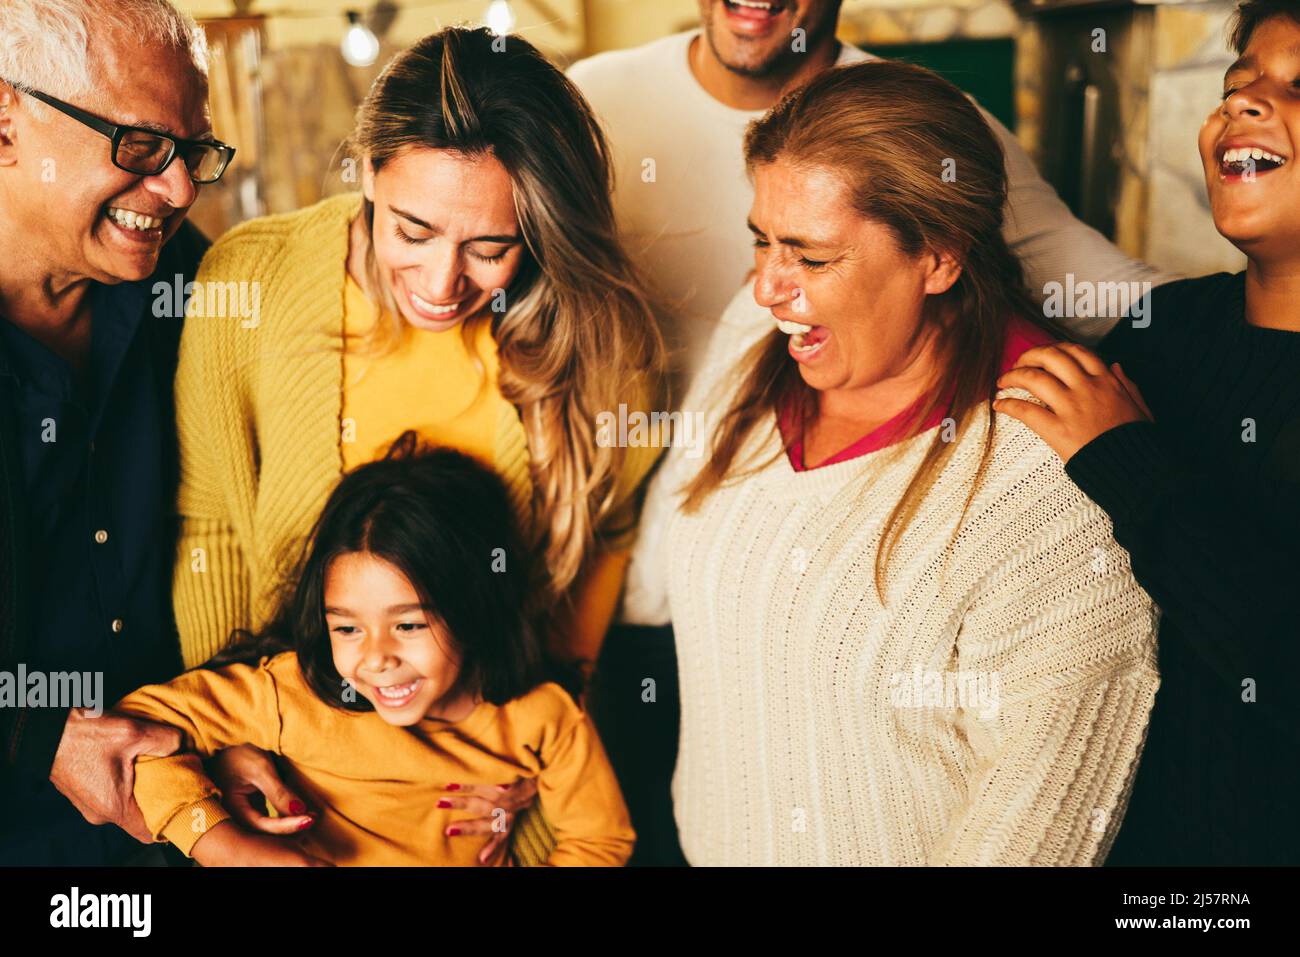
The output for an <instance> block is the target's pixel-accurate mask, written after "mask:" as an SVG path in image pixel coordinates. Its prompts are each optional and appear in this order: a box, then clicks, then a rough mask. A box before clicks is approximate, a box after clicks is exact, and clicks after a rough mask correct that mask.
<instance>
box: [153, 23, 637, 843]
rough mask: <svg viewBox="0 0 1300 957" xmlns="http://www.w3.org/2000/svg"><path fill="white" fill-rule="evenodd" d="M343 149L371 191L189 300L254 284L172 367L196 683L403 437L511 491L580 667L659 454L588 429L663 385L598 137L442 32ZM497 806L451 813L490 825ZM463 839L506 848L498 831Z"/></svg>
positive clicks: (223, 261)
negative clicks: (327, 515)
mask: <svg viewBox="0 0 1300 957" xmlns="http://www.w3.org/2000/svg"><path fill="white" fill-rule="evenodd" d="M350 145H351V153H352V160H353V161H354V162H355V163H356V168H357V170H358V171H359V172H360V174H361V181H362V187H363V189H362V192H361V193H360V194H352V195H345V196H340V197H336V198H333V199H328V200H325V201H323V202H321V203H318V204H317V205H315V206H313V207H310V208H308V209H305V210H302V211H300V212H297V213H291V214H287V215H283V216H273V217H267V218H264V219H260V220H254V221H252V222H249V223H245V224H243V225H241V226H239V227H237V228H235V229H233V230H231V231H230V232H229V233H228V234H227V235H225V236H224V237H222V238H221V239H220V240H219V241H218V242H217V243H216V244H215V245H214V246H213V247H212V249H211V250H210V252H209V253H208V255H207V257H206V258H205V260H204V262H203V266H202V267H201V269H200V272H199V276H198V288H199V289H200V290H204V289H216V288H221V289H230V288H240V287H238V286H236V287H230V286H229V285H228V284H230V283H247V284H248V287H247V289H248V291H249V297H248V300H247V301H251V302H256V303H257V305H258V309H257V310H256V311H255V313H256V314H255V315H252V316H250V315H247V314H245V315H242V316H237V317H230V318H219V317H212V316H207V317H204V316H200V315H197V314H196V313H197V310H196V309H194V308H193V306H194V305H195V303H193V302H192V308H191V314H190V317H189V319H188V321H187V323H186V330H185V335H184V338H183V341H182V344H181V356H180V365H179V369H178V373H177V382H176V403H177V421H178V428H179V431H180V444H181V472H182V477H181V489H180V495H179V512H180V521H181V530H180V546H179V550H178V555H177V563H176V570H175V576H174V582H173V586H174V587H173V597H174V603H175V609H176V618H177V625H178V627H179V630H180V635H181V645H182V654H183V657H184V660H185V664H186V665H187V667H194V666H196V665H199V664H201V663H203V662H205V661H207V660H208V659H210V658H211V657H212V656H213V655H214V654H216V653H217V652H219V651H220V650H221V649H222V648H223V646H224V645H225V643H226V642H227V640H228V638H229V636H230V635H231V634H232V632H234V631H235V630H237V629H250V630H259V629H261V628H262V627H264V626H265V625H266V623H267V622H268V620H269V616H270V614H271V611H272V609H273V608H274V607H275V603H276V595H277V592H278V590H279V589H280V588H281V586H282V584H283V580H284V577H285V574H284V566H283V561H284V557H285V556H286V555H289V554H293V553H294V552H295V550H296V549H297V548H298V547H299V546H300V544H301V542H302V540H303V539H304V538H305V536H306V534H307V532H308V530H309V528H310V527H311V524H312V521H313V520H314V518H315V516H316V514H317V513H318V512H319V511H320V508H321V505H322V504H323V503H324V501H325V499H326V497H327V496H328V495H329V493H330V490H331V489H332V488H333V487H334V485H335V484H336V483H337V482H338V480H339V477H340V476H341V475H342V474H343V473H344V472H345V471H347V470H349V469H351V468H353V467H355V466H358V465H361V464H363V463H365V462H367V461H370V460H372V459H374V458H376V457H377V456H379V455H381V454H382V453H383V451H384V449H386V448H387V446H388V445H389V444H390V443H391V442H392V441H393V440H394V439H395V438H396V437H397V436H398V435H400V434H401V433H403V432H405V431H407V430H408V429H413V430H415V431H417V432H418V433H419V434H420V435H421V436H422V437H423V438H424V439H426V440H428V441H429V442H431V443H434V444H439V445H448V446H453V447H456V448H459V449H461V450H462V451H464V452H466V453H468V454H470V455H472V456H474V457H476V458H478V459H479V460H480V461H482V462H483V463H484V464H485V465H488V466H490V467H491V468H492V469H493V470H494V471H495V472H496V473H497V474H498V475H499V476H501V478H502V479H503V481H504V482H505V484H506V487H507V489H508V490H509V494H510V497H511V501H512V503H513V505H514V507H515V508H516V510H517V512H518V514H519V517H520V521H521V526H522V527H523V528H525V529H526V530H528V531H529V532H530V533H531V542H530V544H531V546H532V550H533V553H534V554H535V555H536V556H537V557H538V558H539V559H540V561H539V562H538V563H537V564H538V566H539V567H540V568H543V569H544V572H543V573H542V575H541V578H542V582H541V588H540V589H539V593H540V594H542V595H543V596H544V601H542V602H541V603H540V605H541V607H540V608H539V609H538V616H539V617H540V618H542V619H545V620H547V621H549V622H552V623H553V624H552V626H551V627H550V628H549V631H550V634H551V636H552V651H553V653H555V654H556V655H557V656H558V657H562V658H565V659H568V660H569V661H577V662H590V661H592V660H594V659H595V657H596V651H597V649H598V647H599V644H600V641H601V639H602V638H603V636H604V632H605V630H606V628H607V626H608V623H609V620H610V618H611V617H612V614H613V609H614V606H615V603H616V601H617V598H618V593H619V591H620V589H621V585H622V578H623V571H624V569H625V567H626V559H627V555H628V549H629V548H630V545H631V537H632V535H633V534H634V530H635V524H636V514H637V513H636V509H637V506H638V501H637V493H638V490H639V488H640V485H641V482H642V479H643V478H644V476H645V474H646V473H647V472H648V471H649V469H650V466H651V465H652V464H653V461H654V455H655V453H656V451H657V450H656V449H651V448H640V449H638V448H631V449H624V448H617V447H610V443H608V442H604V441H601V434H600V433H599V431H598V429H597V427H596V423H597V421H598V416H599V415H600V413H601V412H611V411H612V412H617V410H618V409H619V407H620V405H622V404H626V405H628V406H630V407H633V408H637V407H641V408H646V407H649V406H651V405H652V404H653V398H654V397H655V396H656V394H657V390H658V387H659V386H658V383H659V377H660V367H661V364H662V355H661V353H662V346H661V343H660V340H659V337H658V332H657V330H656V327H655V325H654V322H653V317H652V314H651V312H650V310H649V306H648V304H647V303H646V301H645V299H644V297H643V296H642V294H641V292H640V289H641V286H640V283H639V282H638V279H637V276H636V274H635V270H634V268H633V267H632V265H631V264H630V262H629V260H628V258H627V257H626V255H625V254H624V253H623V251H622V248H621V247H620V245H619V243H618V240H617V238H616V233H615V224H614V217H613V212H612V208H611V205H610V198H609V197H610V185H611V184H610V172H609V163H608V157H607V153H606V147H605V143H604V139H603V137H602V134H601V133H600V130H599V128H598V126H597V124H596V122H595V120H594V119H593V117H592V114H591V112H590V110H589V109H588V107H587V106H586V104H585V103H584V101H583V100H582V98H581V96H580V94H578V92H577V91H576V89H575V88H574V87H573V86H572V85H571V84H570V83H569V82H568V80H566V79H565V78H564V76H563V74H561V73H560V72H559V71H558V70H556V69H555V68H554V67H553V66H552V65H551V64H550V63H548V62H547V61H546V60H545V58H543V57H542V56H541V54H539V53H538V52H537V50H536V49H534V48H533V47H532V46H530V45H529V44H528V43H527V42H526V41H524V40H522V39H519V38H517V37H507V38H497V37H493V36H492V35H491V34H489V33H488V32H487V31H485V30H462V29H448V30H444V31H443V32H441V33H439V34H436V35H433V36H430V37H427V38H425V39H424V40H422V41H420V42H419V43H417V44H416V45H415V46H413V47H411V48H410V49H408V50H406V51H405V52H403V53H402V54H400V55H399V56H397V57H396V58H395V59H394V60H393V62H392V63H391V64H390V65H389V66H388V67H387V68H386V70H385V71H384V73H383V74H382V75H381V76H380V77H379V79H378V80H376V82H375V84H374V86H373V87H372V89H371V91H370V93H369V95H368V97H367V98H366V100H365V102H364V103H363V104H362V106H361V107H360V109H359V111H358V117H357V126H356V130H355V133H354V135H353V137H352V141H351V144H350ZM196 299H197V297H196ZM242 763H243V764H244V766H245V770H244V771H243V772H241V773H242V774H243V781H242V782H241V789H242V790H247V788H248V784H249V782H251V781H253V780H254V775H253V774H252V773H251V772H249V771H248V770H247V767H248V762H247V761H245V762H242ZM255 764H256V762H254V765H255ZM268 772H269V769H266V768H263V770H262V771H261V772H259V774H258V775H257V776H258V777H260V780H261V781H262V782H263V783H264V784H265V783H266V782H268V781H269V782H271V786H269V787H265V786H264V787H262V788H260V790H262V792H263V793H264V794H267V797H268V798H269V799H270V800H271V802H272V803H273V804H276V805H277V809H278V810H279V811H280V812H281V814H283V815H290V816H291V817H290V819H289V820H284V821H282V822H279V823H278V824H275V823H274V822H271V821H270V819H267V818H264V817H260V816H257V815H246V816H244V820H245V822H246V823H250V824H254V825H255V826H259V827H263V828H264V829H271V828H272V827H273V826H275V827H278V828H279V829H281V830H283V828H284V827H286V826H292V825H293V824H295V823H296V822H297V820H298V818H297V817H292V815H296V814H297V808H296V804H295V802H291V801H288V800H287V797H286V793H285V792H284V791H283V790H282V789H281V788H280V787H279V786H278V783H276V782H275V779H274V776H273V775H270V774H269V773H268ZM236 776H238V775H236ZM451 783H463V782H451ZM268 791H270V792H271V793H267V792H268ZM485 793H486V792H482V791H475V792H471V791H470V789H466V790H465V791H464V792H463V793H462V795H459V796H457V797H455V798H453V799H454V800H458V801H461V802H464V803H465V804H466V807H477V808H478V809H480V810H482V811H484V812H486V811H488V810H489V809H490V808H491V806H492V805H491V804H489V803H487V802H486V801H484V800H482V797H483V795H484V794H485ZM295 797H296V796H295ZM476 797H477V798H478V801H477V803H475V798H476ZM530 797H531V795H530V794H529V793H528V789H527V787H523V788H521V789H520V790H518V791H516V792H512V793H511V795H509V796H508V797H507V798H503V799H501V800H500V801H497V802H496V803H504V804H506V805H507V806H508V807H510V808H511V809H513V807H514V806H517V805H519V804H520V803H522V802H524V801H526V800H528V799H529V798H530ZM279 803H285V804H286V806H285V807H279V806H278V805H279ZM484 816H485V818H486V816H487V815H486V813H485V815H484ZM209 818H210V816H209ZM463 830H464V833H466V835H467V836H471V837H472V836H473V835H475V834H488V835H490V834H491V826H490V822H489V821H487V820H482V821H479V822H477V823H476V824H474V825H473V826H467V827H466V828H464V829H463ZM515 830H516V834H515V835H514V845H515V852H516V854H517V855H518V856H519V858H520V859H521V861H524V862H529V861H533V862H536V861H540V860H542V859H544V858H545V856H546V854H547V852H548V850H549V847H550V844H551V843H552V838H551V835H550V834H549V831H548V828H547V827H546V826H545V822H544V821H542V820H541V819H540V818H539V817H538V816H537V815H533V814H529V815H524V816H523V817H522V818H521V820H520V823H519V826H518V827H516V828H515ZM499 840H500V838H497V841H499ZM493 850H494V846H490V847H485V848H484V854H485V856H486V855H487V854H489V853H491V852H492V851H493Z"/></svg>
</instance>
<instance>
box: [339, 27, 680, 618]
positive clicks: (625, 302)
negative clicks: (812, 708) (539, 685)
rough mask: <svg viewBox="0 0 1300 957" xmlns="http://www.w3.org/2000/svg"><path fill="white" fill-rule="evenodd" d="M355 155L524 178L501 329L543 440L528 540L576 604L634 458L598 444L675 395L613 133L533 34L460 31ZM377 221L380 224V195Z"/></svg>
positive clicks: (535, 438) (500, 339) (388, 88)
mask: <svg viewBox="0 0 1300 957" xmlns="http://www.w3.org/2000/svg"><path fill="white" fill-rule="evenodd" d="M350 146H351V150H352V152H353V154H354V156H355V157H357V158H358V159H361V158H368V159H369V160H370V162H371V164H372V166H373V168H374V170H375V172H376V173H378V172H379V170H380V169H381V168H382V167H383V166H384V164H385V163H387V162H389V161H390V160H392V159H393V158H395V157H396V156H397V155H398V154H400V153H402V152H403V151H404V150H409V149H445V150H454V151H456V152H459V153H462V154H464V155H466V156H469V157H476V156H483V155H488V154H490V155H492V156H493V157H495V158H496V159H497V160H498V161H499V162H500V163H501V164H502V165H503V166H504V167H505V169H506V171H507V172H508V173H509V175H510V179H511V181H512V183H513V186H514V203H515V211H516V214H517V216H518V219H519V226H520V230H521V233H522V236H523V239H524V243H525V247H526V250H527V254H526V256H525V257H524V263H523V265H522V266H521V268H520V270H519V273H518V274H517V276H516V277H515V279H514V280H513V281H512V283H511V285H510V288H508V289H507V290H506V302H507V304H508V305H507V308H506V309H505V311H504V312H499V313H497V312H494V314H493V317H492V322H493V328H492V332H493V338H494V339H495V340H496V343H497V351H498V355H499V357H500V376H499V387H500V389H501V393H502V395H503V396H504V397H505V398H506V399H507V400H508V401H510V402H511V403H513V404H514V405H515V406H516V408H518V409H519V412H520V417H521V419H522V422H523V426H524V431H525V433H526V435H527V439H528V451H529V457H530V468H531V474H532V480H533V490H534V495H533V503H532V505H533V514H534V515H535V516H536V518H537V521H536V522H535V523H534V525H535V526H536V527H535V528H534V529H533V530H525V532H526V533H529V532H530V531H531V534H532V535H533V545H534V547H535V548H536V549H537V551H538V552H539V553H540V555H541V557H542V558H543V559H544V560H545V564H546V575H545V577H546V582H547V584H548V585H549V587H550V589H551V591H552V594H553V596H556V597H558V596H560V595H563V594H564V593H565V592H566V591H567V589H568V588H569V586H570V585H571V584H572V583H573V581H574V579H575V578H576V577H577V575H578V573H579V571H580V570H581V568H582V566H583V563H584V561H585V560H586V558H587V557H588V555H589V554H590V552H591V549H592V547H593V545H594V544H595V542H596V538H597V534H596V533H597V529H598V528H600V529H602V531H603V532H607V533H608V534H610V535H614V534H617V533H619V532H621V531H623V530H622V529H606V528H602V522H604V520H605V519H606V518H607V517H608V516H609V515H610V513H611V511H612V509H613V507H614V505H615V490H616V489H615V486H616V483H617V479H618V476H619V473H620V471H621V469H622V468H623V464H624V459H625V455H626V452H625V450H624V449H622V448H615V447H609V443H601V442H598V441H597V435H598V431H597V428H596V422H597V416H598V415H599V414H600V413H601V412H604V411H612V410H616V409H618V407H619V403H620V402H623V403H628V404H629V406H631V405H634V404H636V405H638V406H640V407H642V408H645V407H648V406H650V405H651V404H652V403H654V402H657V401H660V400H661V398H662V397H661V396H660V394H659V391H660V383H661V381H662V374H663V362H664V360H663V342H662V338H661V336H660V333H659V330H658V326H657V325H656V323H655V319H654V314H653V312H652V309H651V306H650V304H649V302H648V301H647V298H646V296H645V294H644V292H643V289H644V284H643V282H642V281H641V279H640V277H639V276H638V274H637V271H636V269H635V268H634V267H633V265H632V263H631V261H630V259H629V258H628V257H627V255H626V254H625V253H624V251H623V247H622V245H621V244H620V242H619V240H618V236H617V233H616V226H615V219H614V210H613V205H612V203H611V199H610V192H611V186H612V177H611V172H610V162H609V153H608V148H607V146H606V143H605V138H604V135H603V134H602V133H601V130H600V127H599V125H598V124H597V122H596V120H595V118H594V116H593V115H592V112H591V110H590V108H589V107H588V106H587V104H586V102H585V101H584V100H583V98H582V96H581V94H580V93H579V92H578V90H577V88H576V87H575V86H574V85H573V84H572V83H571V82H570V81H569V80H568V79H567V78H566V77H565V76H564V74H563V73H561V72H560V71H559V70H558V69H556V68H555V67H554V66H553V65H551V64H550V63H549V62H548V61H547V60H546V58H545V57H543V56H542V54H541V53H539V52H538V51H537V49H536V48H534V47H533V46H532V45H531V44H529V43H528V42H527V41H526V40H523V39H520V38H519V37H516V36H507V37H498V36H495V35H493V34H492V33H490V32H488V31H487V30H485V29H476V30H470V29H462V28H449V29H446V30H443V31H442V32H440V33H437V34H434V35H432V36H428V37H425V38H424V39H423V40H421V41H419V42H418V43H416V44H415V45H414V46H412V47H410V48H409V49H407V50H405V51H404V52H402V53H401V54H399V55H398V56H397V57H396V58H395V59H394V60H393V61H392V63H390V64H389V65H388V66H387V67H386V68H385V70H384V72H383V73H382V74H381V75H380V76H379V77H378V79H376V80H375V83H374V85H373V86H372V87H371V90H370V92H369V94H368V95H367V97H366V99H365V101H364V102H363V103H362V104H361V106H360V108H359V109H358V112H357V123H356V129H355V132H354V133H353V136H352V139H351V142H350ZM363 215H364V216H365V217H366V220H367V223H368V224H369V225H370V227H371V229H373V222H374V208H373V206H372V204H370V203H369V202H367V203H366V204H365V209H364V210H363ZM367 263H368V271H369V274H370V277H371V286H372V288H373V289H376V290H380V289H384V286H383V284H382V283H379V282H376V281H375V280H376V279H377V276H376V272H377V270H376V269H375V265H374V252H373V247H372V248H371V249H369V250H368V253H367ZM385 298H390V297H389V296H387V295H386V296H385ZM384 305H385V306H386V307H387V308H388V309H389V310H391V311H392V313H393V314H394V315H396V314H397V313H396V308H395V304H394V303H392V302H385V303H384Z"/></svg>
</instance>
